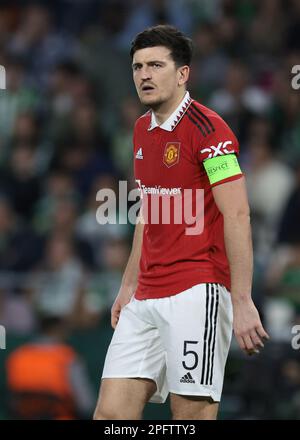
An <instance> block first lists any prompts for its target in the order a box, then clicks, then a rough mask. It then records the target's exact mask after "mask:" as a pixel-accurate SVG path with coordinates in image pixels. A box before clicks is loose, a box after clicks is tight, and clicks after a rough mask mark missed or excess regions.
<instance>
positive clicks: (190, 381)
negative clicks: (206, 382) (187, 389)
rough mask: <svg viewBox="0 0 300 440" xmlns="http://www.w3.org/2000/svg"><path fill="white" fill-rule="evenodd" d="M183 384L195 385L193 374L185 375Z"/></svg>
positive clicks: (182, 379)
mask: <svg viewBox="0 0 300 440" xmlns="http://www.w3.org/2000/svg"><path fill="white" fill-rule="evenodd" d="M180 382H181V383H195V381H194V379H193V378H192V375H191V373H187V374H185V375H184V376H183V377H182V378H181V379H180Z"/></svg>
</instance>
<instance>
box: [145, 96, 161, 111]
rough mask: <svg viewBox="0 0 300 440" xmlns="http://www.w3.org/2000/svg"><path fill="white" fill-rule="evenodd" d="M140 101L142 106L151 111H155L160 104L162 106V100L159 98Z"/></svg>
mask: <svg viewBox="0 0 300 440" xmlns="http://www.w3.org/2000/svg"><path fill="white" fill-rule="evenodd" d="M140 101H141V103H142V104H143V105H145V106H146V107H147V108H150V109H151V110H157V109H158V108H159V107H160V106H161V105H162V104H164V102H165V101H164V100H163V99H161V98H153V99H147V98H146V99H143V98H140Z"/></svg>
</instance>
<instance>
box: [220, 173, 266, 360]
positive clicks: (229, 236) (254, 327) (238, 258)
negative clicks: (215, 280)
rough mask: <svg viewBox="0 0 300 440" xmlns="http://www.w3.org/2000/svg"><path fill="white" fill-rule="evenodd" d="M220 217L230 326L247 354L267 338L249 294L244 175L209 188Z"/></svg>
mask: <svg viewBox="0 0 300 440" xmlns="http://www.w3.org/2000/svg"><path fill="white" fill-rule="evenodd" d="M212 191H213V195H214V199H215V202H216V204H217V207H218V208H219V210H220V212H221V213H222V215H223V218H224V238H225V247H226V253H227V258H228V261H229V266H230V274H231V298H232V305H233V328H234V333H235V336H236V338H237V341H238V343H239V345H240V347H241V348H242V349H243V350H245V351H246V352H247V353H248V354H251V353H253V352H254V351H258V348H260V347H263V341H262V340H263V339H268V335H267V333H266V332H265V330H264V328H263V326H262V324H261V321H260V317H259V314H258V311H257V309H256V307H255V305H254V303H253V301H252V298H251V287H252V274H253V251H252V238H251V227H250V210H249V205H248V198H247V192H246V185H245V179H244V177H242V178H240V179H237V180H234V181H232V182H227V183H224V184H220V185H218V186H216V187H214V188H213V190H212Z"/></svg>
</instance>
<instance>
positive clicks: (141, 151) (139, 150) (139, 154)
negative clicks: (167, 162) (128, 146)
mask: <svg viewBox="0 0 300 440" xmlns="http://www.w3.org/2000/svg"><path fill="white" fill-rule="evenodd" d="M135 158H136V159H144V156H143V150H142V147H141V148H139V149H138V151H137V153H136V155H135Z"/></svg>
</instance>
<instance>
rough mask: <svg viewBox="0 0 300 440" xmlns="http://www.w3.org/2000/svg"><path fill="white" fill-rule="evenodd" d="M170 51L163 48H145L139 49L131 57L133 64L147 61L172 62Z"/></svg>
mask: <svg viewBox="0 0 300 440" xmlns="http://www.w3.org/2000/svg"><path fill="white" fill-rule="evenodd" d="M170 54H171V50H170V49H168V48H167V47H165V46H154V47H146V48H145V49H139V50H137V51H136V52H135V54H134V56H133V62H134V63H147V62H149V61H153V60H155V61H166V62H167V61H169V62H170V61H172V58H171V56H170Z"/></svg>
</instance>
